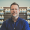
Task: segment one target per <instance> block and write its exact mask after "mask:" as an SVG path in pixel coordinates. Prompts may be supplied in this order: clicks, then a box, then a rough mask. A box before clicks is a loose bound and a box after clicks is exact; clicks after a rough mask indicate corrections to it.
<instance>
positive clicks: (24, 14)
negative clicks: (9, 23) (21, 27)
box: [0, 0, 30, 28]
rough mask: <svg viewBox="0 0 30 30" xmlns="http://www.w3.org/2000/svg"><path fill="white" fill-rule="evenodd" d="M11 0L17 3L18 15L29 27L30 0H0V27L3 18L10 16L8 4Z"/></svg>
mask: <svg viewBox="0 0 30 30" xmlns="http://www.w3.org/2000/svg"><path fill="white" fill-rule="evenodd" d="M13 2H16V3H17V4H19V8H20V13H19V17H20V18H22V19H25V20H26V21H27V22H28V24H29V28H30V0H0V28H1V26H2V23H3V22H4V21H5V20H7V19H8V18H11V12H10V5H11V4H12V3H13Z"/></svg>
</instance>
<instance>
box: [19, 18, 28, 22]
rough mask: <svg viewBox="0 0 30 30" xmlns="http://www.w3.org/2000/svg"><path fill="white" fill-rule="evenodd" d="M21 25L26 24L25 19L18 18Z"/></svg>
mask: <svg viewBox="0 0 30 30" xmlns="http://www.w3.org/2000/svg"><path fill="white" fill-rule="evenodd" d="M19 20H20V21H21V22H22V23H28V22H27V21H26V20H25V19H22V18H19Z"/></svg>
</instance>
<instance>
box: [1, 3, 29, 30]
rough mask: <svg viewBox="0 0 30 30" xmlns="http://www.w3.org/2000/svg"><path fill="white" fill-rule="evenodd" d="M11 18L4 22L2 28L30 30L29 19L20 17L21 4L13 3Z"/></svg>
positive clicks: (4, 29) (2, 29) (3, 29)
mask: <svg viewBox="0 0 30 30" xmlns="http://www.w3.org/2000/svg"><path fill="white" fill-rule="evenodd" d="M10 11H11V18H9V19H7V20H6V21H4V22H3V24H2V26H1V30H29V24H28V22H27V21H25V20H24V19H22V18H20V17H19V12H20V10H19V5H18V4H17V3H12V4H11V6H10Z"/></svg>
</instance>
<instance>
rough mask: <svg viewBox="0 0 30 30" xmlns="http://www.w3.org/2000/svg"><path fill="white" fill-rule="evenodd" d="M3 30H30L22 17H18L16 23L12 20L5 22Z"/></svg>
mask: <svg viewBox="0 0 30 30" xmlns="http://www.w3.org/2000/svg"><path fill="white" fill-rule="evenodd" d="M1 30H29V24H28V22H27V21H26V20H25V19H22V18H20V17H18V19H17V21H16V22H14V21H13V20H12V18H9V19H7V20H6V21H4V22H3V24H2V26H1Z"/></svg>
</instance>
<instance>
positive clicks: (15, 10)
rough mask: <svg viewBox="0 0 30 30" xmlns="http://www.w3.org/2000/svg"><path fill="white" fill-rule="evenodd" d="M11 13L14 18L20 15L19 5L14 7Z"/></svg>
mask: <svg viewBox="0 0 30 30" xmlns="http://www.w3.org/2000/svg"><path fill="white" fill-rule="evenodd" d="M10 11H11V14H12V16H14V17H17V16H18V15H19V12H20V10H19V8H18V6H17V5H12V6H11V10H10Z"/></svg>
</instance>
